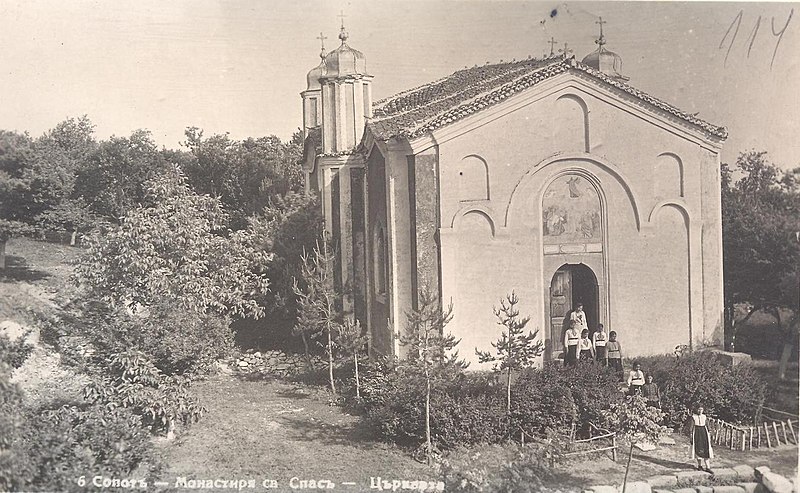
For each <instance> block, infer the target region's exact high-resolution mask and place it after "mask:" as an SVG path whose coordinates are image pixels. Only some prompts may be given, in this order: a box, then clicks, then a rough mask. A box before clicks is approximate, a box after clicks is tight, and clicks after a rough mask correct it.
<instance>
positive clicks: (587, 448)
mask: <svg viewBox="0 0 800 493" xmlns="http://www.w3.org/2000/svg"><path fill="white" fill-rule="evenodd" d="M519 438H520V443H521V444H522V445H525V440H526V439H527V440H528V441H529V442H533V443H538V444H540V445H544V446H547V447H552V448H556V446H555V445H554V444H553V443H552V442H551V441H549V440H542V439H541V438H538V437H535V436H533V435H530V434H529V433H527V432H526V431H525V430H523V429H522V428H521V427H520V428H519ZM564 438H565V441H566V442H567V444H568V445H567V447H568V450H569V451H568V452H561V453H560V455H561V456H562V457H569V456H572V455H582V454H591V453H596V452H605V451H608V450H610V451H611V459H612V460H613V461H614V462H616V461H617V433H616V432H614V431H608V430H604V429H602V428H599V427H597V426H595V425H594V423H591V422H590V423H589V438H582V439H575V425H574V424H573V425H572V431H571V433H570V436H569V437H564ZM576 448H577V449H579V450H574V449H576Z"/></svg>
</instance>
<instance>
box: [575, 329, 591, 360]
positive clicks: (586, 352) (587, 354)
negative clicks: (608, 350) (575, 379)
mask: <svg viewBox="0 0 800 493" xmlns="http://www.w3.org/2000/svg"><path fill="white" fill-rule="evenodd" d="M578 358H579V359H580V360H581V361H587V362H592V361H594V345H593V344H592V341H591V340H590V339H589V329H583V331H581V340H580V341H578Z"/></svg>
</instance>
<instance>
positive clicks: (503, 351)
mask: <svg viewBox="0 0 800 493" xmlns="http://www.w3.org/2000/svg"><path fill="white" fill-rule="evenodd" d="M518 303H519V298H517V295H516V294H515V293H514V292H513V291H512V292H511V294H510V295H506V298H505V299H501V300H500V308H499V309H498V308H495V309H494V314H495V316H496V317H497V319H498V320H497V324H498V325H500V326H502V328H503V334H502V335H501V336H500V339H498V340H497V342H493V343H492V346H493V347H494V349H495V351H494V352H491V351H479V350H478V349H477V348H476V349H475V354H477V355H478V361H480V362H481V363H493V362H499V365H497V364H496V365H495V370H496V371H500V372H502V371H503V370H505V372H506V409H507V410H508V412H509V413H510V412H511V373H512V372H513V371H519V370H521V369H523V368H529V367H531V366H533V364H534V362H535V360H536V358H537V357H539V356H541V354H542V352H543V351H544V346H543V345H542V341H540V340H538V334H539V329H536V330H534V331H533V332H529V333H528V334H527V335H526V334H525V326H527V325H528V322H530V320H531V318H530V317H524V318H520V316H519V310H518V309H517V304H518Z"/></svg>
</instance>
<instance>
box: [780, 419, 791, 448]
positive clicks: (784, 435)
mask: <svg viewBox="0 0 800 493" xmlns="http://www.w3.org/2000/svg"><path fill="white" fill-rule="evenodd" d="M781 429H782V430H783V442H784V443H785V444H786V445H789V435H788V434H787V433H786V423H784V422H783V421H781Z"/></svg>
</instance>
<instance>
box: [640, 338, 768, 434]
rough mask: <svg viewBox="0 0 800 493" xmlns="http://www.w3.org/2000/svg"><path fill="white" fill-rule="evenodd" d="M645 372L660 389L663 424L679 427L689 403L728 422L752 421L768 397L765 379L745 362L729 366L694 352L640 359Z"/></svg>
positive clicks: (707, 355)
mask: <svg viewBox="0 0 800 493" xmlns="http://www.w3.org/2000/svg"><path fill="white" fill-rule="evenodd" d="M640 362H641V363H642V367H643V368H644V370H645V372H650V373H653V375H654V379H655V381H656V383H658V385H659V387H660V388H661V406H662V410H663V411H664V412H665V413H666V423H667V424H668V425H670V426H674V427H681V426H682V425H683V424H684V423H685V422H686V420H687V419H688V417H689V412H690V409H691V407H692V406H693V405H695V404H699V405H702V406H703V407H704V408H705V410H706V414H708V415H711V416H714V417H716V418H720V419H723V420H725V421H729V422H733V423H736V422H742V423H746V422H752V421H753V420H754V419H755V418H756V417H757V416H758V414H759V413H760V410H761V408H762V407H763V406H764V402H765V401H766V399H767V397H768V390H767V385H766V382H765V381H764V380H763V379H762V377H761V376H760V375H759V374H758V373H757V372H756V371H755V369H753V368H752V367H751V366H749V365H737V366H730V364H728V363H726V362H724V361H722V360H720V359H719V358H716V357H714V356H713V353H708V352H705V351H698V352H694V353H689V354H685V355H683V356H681V358H680V359H676V358H674V357H672V358H671V357H667V356H658V357H648V358H641V359H640Z"/></svg>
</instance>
